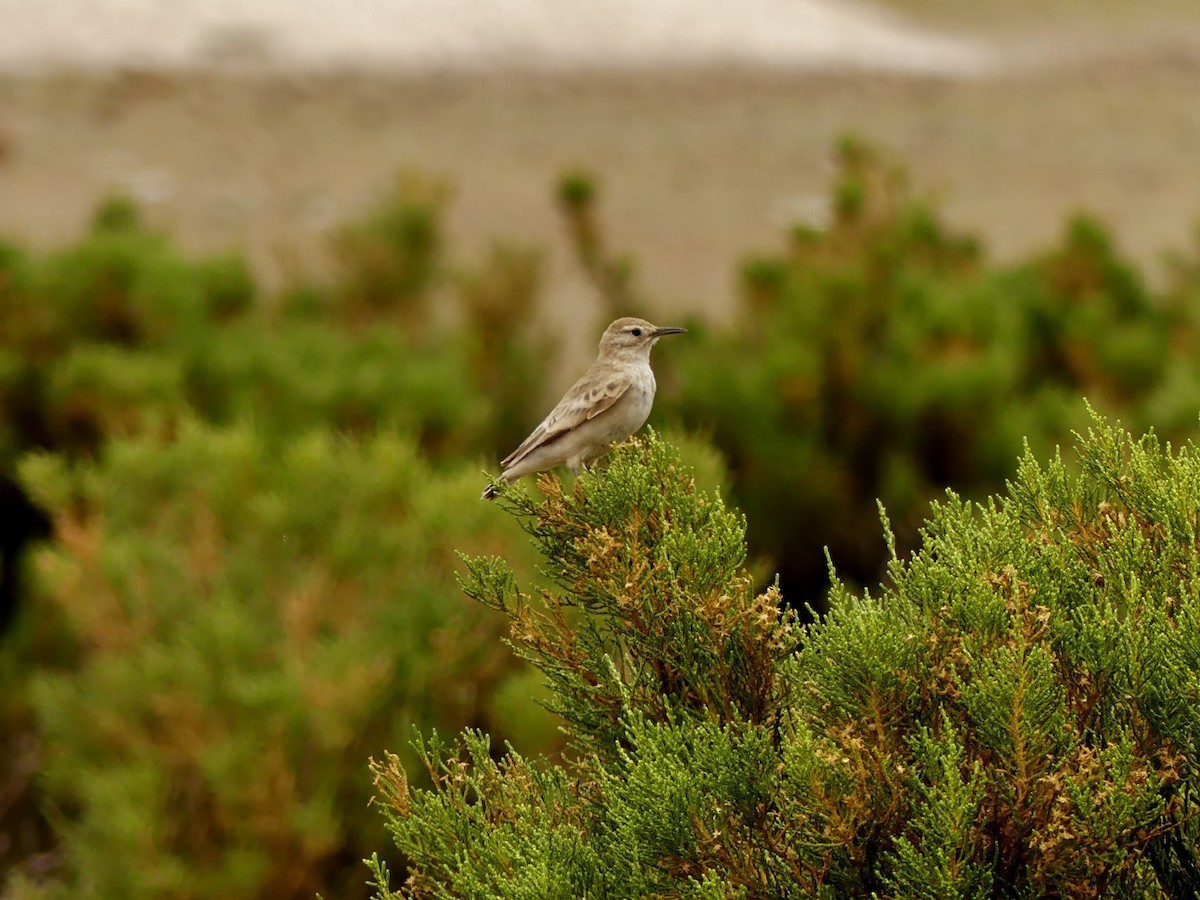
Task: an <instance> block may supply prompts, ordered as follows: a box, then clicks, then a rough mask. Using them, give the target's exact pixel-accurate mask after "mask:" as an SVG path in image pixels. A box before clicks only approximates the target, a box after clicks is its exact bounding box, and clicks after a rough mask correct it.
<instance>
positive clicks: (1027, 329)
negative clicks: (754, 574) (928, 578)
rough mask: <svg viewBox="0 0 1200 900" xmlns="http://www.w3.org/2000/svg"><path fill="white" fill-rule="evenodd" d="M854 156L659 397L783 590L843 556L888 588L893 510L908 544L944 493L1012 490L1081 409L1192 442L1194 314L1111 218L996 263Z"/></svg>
mask: <svg viewBox="0 0 1200 900" xmlns="http://www.w3.org/2000/svg"><path fill="white" fill-rule="evenodd" d="M838 162H839V167H840V168H839V174H838V178H837V182H836V184H835V186H834V189H833V203H832V216H831V220H830V222H829V223H828V225H827V227H824V228H815V227H809V226H801V227H797V228H796V229H795V230H794V231H793V232H792V233H791V235H790V240H789V243H788V245H787V247H786V248H785V249H784V250H783V251H781V252H777V253H771V254H765V255H762V256H759V257H756V258H754V259H752V260H750V261H748V262H747V263H746V264H745V265H744V266H743V269H742V288H743V290H742V296H743V306H742V310H741V314H740V316H739V317H738V319H737V321H736V323H735V325H734V326H733V328H731V329H729V330H727V331H724V330H722V331H718V330H713V329H703V328H697V329H695V331H696V333H695V334H693V335H691V336H689V340H688V341H687V342H681V344H680V347H679V348H677V352H676V354H675V355H674V357H673V362H674V364H675V371H674V372H673V373H672V376H671V377H670V378H669V379H664V384H663V386H664V388H665V390H664V391H663V392H662V398H661V400H660V403H662V404H663V405H664V406H666V407H667V408H669V409H671V410H673V411H674V414H675V415H677V416H679V417H680V418H681V419H682V421H684V422H685V423H687V424H688V425H689V426H691V427H695V428H700V429H703V430H704V431H706V432H707V433H710V434H711V435H712V439H713V440H714V441H715V443H716V444H717V446H718V447H719V448H720V449H721V451H722V452H724V453H725V455H726V456H727V458H728V460H729V463H730V467H731V471H732V474H733V496H734V497H735V499H736V502H737V503H738V504H739V505H740V506H741V507H742V508H743V509H744V510H745V511H746V515H747V518H748V520H749V522H750V539H751V542H752V546H754V547H755V548H757V549H758V550H760V551H763V552H765V553H767V554H768V555H769V556H770V557H771V558H772V560H773V561H774V564H775V566H776V567H777V568H778V569H779V570H780V571H781V573H782V575H783V586H784V589H785V595H786V596H788V597H790V598H791V599H792V600H793V601H794V602H797V603H804V602H815V601H817V600H819V597H820V595H821V593H822V592H823V589H824V586H825V584H826V571H827V564H826V560H825V555H824V548H825V547H828V548H829V551H830V555H831V556H832V559H833V560H834V562H835V563H836V564H837V566H838V569H839V571H840V572H842V573H843V574H844V575H845V577H847V578H849V579H851V580H853V581H856V582H858V583H862V584H870V583H873V582H874V581H876V580H877V579H878V578H879V577H881V576H882V564H883V562H884V559H885V553H884V547H883V544H882V542H881V541H880V539H879V537H878V529H877V528H875V527H874V525H875V523H876V522H877V521H878V510H877V505H876V504H877V501H879V500H881V501H882V502H883V503H884V504H885V505H886V507H887V510H888V513H889V515H890V516H891V518H892V520H893V522H894V523H895V528H896V532H897V537H898V540H899V543H900V547H901V550H902V551H904V550H907V549H908V548H911V547H912V546H914V545H915V540H916V529H917V526H918V524H919V522H920V521H921V519H922V517H923V516H924V514H925V512H926V510H927V509H928V502H929V500H930V499H931V498H933V497H936V496H937V495H939V494H940V493H941V492H942V491H943V490H944V489H945V488H946V487H953V488H954V489H956V490H958V491H962V492H964V493H965V494H967V495H968V496H982V495H984V494H985V493H987V492H989V491H994V490H997V489H999V488H1001V487H1002V486H1003V484H1004V480H1005V479H1006V478H1007V477H1008V476H1009V475H1011V471H1012V469H1011V465H1012V464H1011V461H1012V459H1014V458H1015V457H1016V455H1017V454H1018V453H1019V451H1020V449H1021V442H1022V440H1023V439H1027V440H1028V441H1029V442H1030V444H1031V445H1032V446H1033V447H1034V448H1035V450H1036V451H1037V452H1046V451H1048V450H1049V449H1050V448H1051V447H1052V446H1053V445H1054V444H1055V443H1056V442H1061V441H1064V440H1066V439H1068V438H1069V435H1070V432H1071V429H1072V428H1077V427H1079V426H1080V425H1081V423H1082V415H1083V405H1082V403H1081V402H1080V398H1081V397H1088V398H1090V400H1091V401H1092V402H1093V403H1094V404H1095V405H1096V407H1097V408H1099V409H1101V410H1104V411H1108V412H1119V413H1121V414H1122V415H1123V416H1124V417H1125V419H1126V421H1127V422H1129V423H1132V424H1133V426H1134V427H1137V428H1142V427H1148V426H1150V425H1153V426H1155V427H1156V428H1158V429H1159V432H1160V433H1162V434H1165V435H1168V436H1179V435H1181V434H1188V433H1192V432H1194V429H1195V425H1196V418H1197V410H1200V377H1198V376H1200V371H1198V370H1197V361H1196V359H1195V357H1194V355H1188V354H1181V353H1180V348H1183V347H1187V346H1191V345H1192V343H1194V340H1195V333H1196V331H1195V323H1194V319H1195V315H1196V313H1195V306H1196V304H1195V298H1194V297H1193V298H1192V299H1191V301H1190V309H1191V310H1192V311H1191V312H1189V311H1188V310H1189V301H1186V300H1185V299H1184V298H1183V294H1182V289H1181V290H1180V291H1177V292H1176V295H1174V296H1158V295H1155V294H1153V293H1152V292H1151V291H1150V290H1149V289H1148V288H1147V286H1146V284H1145V282H1144V279H1143V278H1142V276H1141V275H1140V273H1139V271H1138V270H1137V268H1136V267H1135V266H1134V265H1133V264H1132V263H1130V262H1128V261H1127V260H1124V259H1122V258H1121V257H1120V255H1119V254H1118V253H1117V252H1116V250H1115V249H1114V247H1113V244H1112V240H1111V238H1110V236H1109V234H1108V232H1107V230H1106V229H1105V227H1104V226H1103V225H1102V224H1100V223H1099V222H1096V221H1095V220H1092V219H1089V218H1086V217H1077V218H1075V219H1073V220H1072V221H1071V222H1070V223H1069V225H1068V228H1067V231H1066V234H1065V235H1064V237H1063V238H1062V240H1061V244H1060V245H1059V246H1057V247H1055V248H1053V249H1051V250H1049V251H1047V252H1045V253H1041V254H1038V255H1037V256H1036V257H1035V258H1034V259H1032V260H1031V261H1029V262H1026V263H1021V264H1017V265H1012V266H994V265H989V264H988V263H987V261H986V260H985V258H984V257H983V254H982V251H981V249H980V247H979V246H978V244H977V242H976V241H975V240H974V239H972V238H971V237H969V236H965V235H960V234H957V233H955V232H954V231H953V230H952V229H950V228H949V227H947V226H946V225H945V224H944V223H943V222H942V221H941V220H940V219H939V218H938V216H937V215H936V213H935V212H934V210H932V209H931V208H930V207H929V206H928V205H927V204H925V203H924V202H922V201H920V200H919V199H916V198H915V197H914V196H913V195H912V193H911V191H910V190H909V189H908V186H907V183H906V179H905V177H904V175H903V173H902V172H900V171H899V170H897V169H896V168H895V167H893V166H891V165H890V164H889V163H888V162H887V161H886V160H885V159H884V158H883V157H882V155H881V154H880V153H878V152H877V151H876V150H874V149H873V148H871V147H870V146H869V145H866V144H864V143H863V142H861V141H858V140H854V139H847V140H845V141H844V142H843V143H842V144H841V146H840V147H839V153H838ZM1184 373H1188V374H1186V375H1185V374H1184Z"/></svg>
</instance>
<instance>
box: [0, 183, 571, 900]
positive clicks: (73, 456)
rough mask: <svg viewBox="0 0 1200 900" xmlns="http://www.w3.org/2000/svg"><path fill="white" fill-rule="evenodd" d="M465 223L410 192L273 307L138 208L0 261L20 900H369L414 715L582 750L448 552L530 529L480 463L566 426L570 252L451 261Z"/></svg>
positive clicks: (7, 773)
mask: <svg viewBox="0 0 1200 900" xmlns="http://www.w3.org/2000/svg"><path fill="white" fill-rule="evenodd" d="M441 214H442V198H441V196H440V195H438V194H436V193H428V192H425V193H422V192H421V191H416V192H415V193H414V191H413V190H412V189H410V188H409V187H407V186H406V187H404V188H403V189H402V190H398V193H397V194H395V195H392V196H389V197H387V198H385V200H384V202H383V204H382V205H381V207H380V208H379V209H378V210H376V211H375V212H374V213H372V215H371V216H370V217H369V218H368V219H367V221H366V222H365V223H364V224H362V225H361V226H357V227H351V228H348V229H346V230H345V231H344V232H343V233H342V234H341V235H339V237H338V238H337V241H338V248H339V252H340V258H341V259H342V262H343V264H344V265H345V266H346V267H347V269H346V270H345V271H343V273H342V275H341V277H340V279H339V280H338V281H337V282H336V283H334V284H331V285H306V286H301V287H298V288H295V289H293V290H291V291H290V292H288V294H287V295H286V296H285V298H283V302H280V303H277V304H266V303H263V302H261V301H260V298H259V296H258V291H257V287H256V285H255V283H254V280H253V278H252V277H251V276H250V274H249V271H248V270H247V268H246V266H245V263H244V262H243V261H242V259H241V258H240V257H238V256H234V255H226V256H221V257H215V258H211V259H206V260H200V261H198V262H196V261H191V260H189V259H187V258H186V257H185V256H184V255H183V254H182V253H181V252H180V251H179V250H178V248H177V247H176V246H175V245H174V244H173V243H172V242H171V241H170V240H169V239H168V238H167V237H166V236H165V235H162V234H158V233H154V232H152V231H150V230H149V229H147V228H146V227H145V226H144V225H143V224H142V222H141V220H140V216H139V213H138V210H137V208H136V207H135V206H134V205H133V204H132V203H130V202H129V201H128V200H126V199H123V198H119V197H118V198H112V199H110V200H108V201H106V202H105V203H104V204H102V206H101V207H100V209H99V210H98V211H97V213H96V215H95V217H94V220H93V222H92V225H91V227H90V229H89V231H88V233H87V234H86V235H85V236H84V237H83V239H82V240H81V241H80V242H79V243H78V244H77V245H75V246H73V247H70V248H67V249H65V250H61V251H57V252H54V253H51V254H48V255H46V256H44V257H34V256H32V255H30V254H28V253H26V252H25V251H23V250H22V249H21V248H19V247H17V246H16V245H13V244H0V321H3V323H4V327H3V328H2V329H0V478H4V479H7V481H5V482H4V483H9V484H12V486H13V494H14V496H13V498H12V502H11V503H10V502H9V501H8V499H6V498H7V496H8V495H7V494H0V501H3V503H4V507H3V509H2V510H0V516H3V518H4V522H5V542H4V546H3V548H0V549H2V550H3V552H4V559H3V560H2V561H0V562H2V563H3V565H2V566H0V573H2V574H3V576H4V580H3V582H2V583H0V587H2V588H3V589H4V600H5V602H4V605H3V609H2V610H0V611H2V612H3V613H4V620H5V622H6V623H7V622H8V621H9V620H13V621H14V622H15V631H14V632H12V633H10V634H8V635H0V637H3V638H4V644H3V645H2V646H0V650H3V654H0V659H2V665H0V734H3V735H4V740H3V741H0V887H2V886H3V884H4V882H5V880H6V878H5V876H6V874H7V873H8V871H9V870H10V869H11V870H12V871H14V872H16V871H18V870H19V871H20V872H23V873H24V874H25V876H29V877H35V876H36V878H41V877H45V876H47V874H48V873H52V874H55V877H56V878H57V880H56V881H54V882H53V884H55V885H57V888H58V889H61V891H63V892H64V893H65V894H69V895H74V894H76V893H79V892H81V891H82V892H86V893H89V894H92V895H95V896H105V897H138V896H143V897H170V896H175V897H202V896H211V897H230V896H256V895H258V896H272V897H274V896H281V897H282V896H306V897H311V896H312V895H313V893H314V891H316V890H318V889H323V890H326V891H330V892H332V893H333V895H336V896H355V895H356V894H360V893H361V892H362V891H361V883H362V877H361V876H360V874H359V873H357V871H356V869H357V866H358V860H360V859H361V857H362V856H363V855H364V854H365V853H366V852H367V850H368V849H370V848H372V847H374V846H377V845H378V840H377V838H378V835H377V834H373V833H372V832H374V831H375V826H374V825H372V824H370V823H369V819H368V818H367V817H365V816H364V815H363V810H362V807H363V805H364V804H365V802H366V798H367V795H366V792H365V785H366V770H365V760H366V759H367V756H368V755H369V751H370V748H371V747H375V748H377V749H378V747H381V746H384V745H385V744H392V743H394V742H395V741H396V740H398V739H400V738H398V735H399V734H400V733H401V731H402V730H403V729H405V728H406V727H407V725H408V723H411V722H420V723H422V724H428V723H433V722H442V723H444V724H454V725H455V727H457V726H458V725H461V724H465V723H468V722H477V723H478V722H487V723H489V724H488V727H489V728H490V729H492V730H496V731H497V732H502V733H506V734H509V735H511V736H512V737H513V739H514V740H515V741H516V742H517V743H518V744H524V745H531V746H539V747H542V748H543V749H553V748H555V747H557V745H558V738H557V736H556V734H554V733H553V732H550V733H547V732H546V730H545V729H544V728H542V727H541V726H539V724H538V723H539V722H540V721H541V719H540V718H539V712H540V710H539V709H538V708H537V707H536V706H535V705H533V703H532V701H531V699H530V697H531V692H530V691H529V690H528V685H527V684H525V682H523V681H522V678H525V676H523V675H522V674H521V673H520V671H519V670H517V669H514V667H513V666H512V664H511V661H510V657H509V656H508V655H507V653H506V652H505V651H503V648H502V646H501V645H500V644H499V642H498V641H497V639H496V635H495V630H494V628H493V627H492V626H490V625H488V624H487V623H486V621H485V620H484V619H483V617H480V616H479V615H477V614H475V613H474V612H473V611H472V610H470V608H469V607H468V608H464V607H462V605H461V603H460V602H459V601H458V600H457V599H456V598H457V596H458V591H457V588H456V587H455V585H454V582H453V571H454V568H455V565H454V558H453V557H452V555H451V554H450V552H449V550H448V547H449V546H450V541H451V536H452V541H453V545H454V546H460V545H461V543H462V541H463V539H464V537H466V536H468V535H470V534H475V535H477V538H478V540H479V541H480V543H481V546H495V547H501V546H509V545H510V543H511V536H512V530H511V528H510V527H509V525H508V524H507V523H505V522H504V521H503V520H502V519H501V518H499V517H496V516H495V515H494V512H492V513H491V514H489V508H488V507H486V506H485V505H482V504H479V503H478V502H477V496H478V490H479V486H480V485H481V484H482V483H483V474H482V470H483V465H482V463H480V462H474V461H468V460H473V459H474V458H476V455H477V454H479V453H480V450H481V448H485V447H486V448H489V450H490V449H491V448H493V447H496V446H502V445H505V444H508V443H515V442H516V441H517V440H519V438H520V437H521V436H523V434H524V432H523V431H520V434H518V431H519V430H521V429H525V428H527V427H528V422H529V421H530V420H531V419H533V418H534V417H535V416H536V415H537V412H536V411H534V410H533V409H532V408H531V407H532V406H533V405H535V404H537V403H538V402H539V400H540V396H539V391H538V390H537V386H539V385H540V384H541V382H542V380H543V376H544V371H545V368H546V366H548V365H549V363H550V361H551V356H550V354H549V353H548V352H547V347H546V346H545V345H544V343H542V342H541V341H539V340H538V339H536V337H535V336H534V328H533V324H532V316H531V314H530V313H531V310H532V308H533V305H534V303H535V301H536V298H537V294H538V291H539V290H540V276H541V271H540V257H539V256H538V254H536V253H534V252H533V251H529V250H520V249H514V248H507V247H497V248H496V249H495V250H494V251H493V252H492V253H491V254H490V255H487V256H485V257H484V258H483V259H482V261H480V262H479V263H477V264H476V263H473V262H470V261H465V262H454V263H451V262H449V261H447V260H446V259H444V258H443V256H442V255H441V253H440V240H439V239H437V234H438V232H439V230H440V224H439V223H440V216H441ZM439 292H440V293H439ZM447 299H450V300H454V301H455V303H456V305H454V306H448V305H447V302H446V301H447ZM385 301H386V302H385ZM417 323H419V325H420V327H415V325H416V324H417ZM31 451H33V452H37V453H38V454H39V455H37V456H35V457H33V458H30V459H29V460H28V463H27V465H26V467H25V469H24V477H23V478H22V479H19V480H17V479H15V477H14V476H15V471H16V465H17V461H18V460H19V459H21V458H23V456H24V457H27V456H28V454H29V453H30V452H31ZM493 452H494V451H493ZM18 481H19V482H20V483H19V484H18ZM35 501H36V505H35ZM25 509H29V510H32V511H33V512H34V513H35V514H33V515H30V516H26V517H23V518H21V517H19V516H18V513H20V512H21V511H22V510H25ZM51 519H53V521H54V522H55V525H56V532H57V544H56V548H55V550H54V553H53V562H52V564H51V565H50V568H49V569H47V570H46V571H45V572H43V577H42V578H41V579H40V581H41V585H42V587H41V592H40V594H39V595H38V596H37V597H36V598H35V600H34V602H33V603H32V604H26V606H27V607H29V608H28V609H27V610H26V611H25V612H24V615H22V614H21V612H20V610H19V607H18V601H19V600H20V599H21V598H20V597H19V596H18V592H17V590H16V586H17V584H18V582H17V580H16V570H17V569H18V568H19V567H22V563H21V560H20V559H18V556H19V555H20V550H21V549H23V548H24V547H25V545H26V544H28V542H29V541H30V540H33V539H36V538H44V537H45V536H46V532H47V531H48V527H47V526H48V522H49V521H50V520H51ZM19 521H20V522H25V521H27V522H28V523H30V524H29V527H28V528H26V529H25V532H28V533H25V532H22V533H20V534H14V535H12V540H9V536H8V531H10V530H12V529H10V528H9V527H8V526H9V525H13V526H15V525H16V524H19ZM26 583H28V580H26ZM526 680H527V679H526ZM523 685H524V686H523ZM497 692H498V693H499V698H500V699H498V700H496V702H495V709H494V710H493V703H492V697H493V694H495V693H497ZM533 693H536V691H535V692H533ZM364 828H365V829H366V831H365V832H364ZM132 860H137V861H138V862H137V864H136V865H135V864H133V863H131V861H132ZM36 878H35V880H36ZM14 883H15V882H14ZM22 883H23V884H25V885H26V887H28V886H29V885H30V884H31V882H28V881H26V882H22ZM14 890H16V888H14Z"/></svg>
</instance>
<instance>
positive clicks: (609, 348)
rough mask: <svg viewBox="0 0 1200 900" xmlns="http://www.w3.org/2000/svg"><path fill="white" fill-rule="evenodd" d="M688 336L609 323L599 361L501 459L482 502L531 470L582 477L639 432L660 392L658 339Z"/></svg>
mask: <svg viewBox="0 0 1200 900" xmlns="http://www.w3.org/2000/svg"><path fill="white" fill-rule="evenodd" d="M686 332H687V329H686V328H676V327H673V326H657V325H651V324H650V323H649V322H647V321H646V320H645V319H637V318H633V317H631V316H626V317H624V318H621V319H617V320H616V321H615V322H613V323H612V324H611V325H609V326H608V328H606V329H605V330H604V334H603V335H602V336H601V337H600V352H599V354H598V355H597V356H596V361H595V362H593V363H592V365H591V367H590V368H589V369H588V370H587V371H586V372H584V373H583V376H582V377H581V378H580V379H579V380H578V381H576V382H575V384H573V385H572V386H571V389H570V390H568V391H567V392H566V393H565V394H564V395H563V398H562V399H561V400H559V401H558V405H557V406H555V407H554V409H552V410H550V414H549V415H548V416H546V418H544V419H543V420H542V423H541V424H540V425H538V427H537V428H535V429H533V433H532V434H531V435H529V437H527V438H525V440H524V441H523V442H522V443H521V446H519V447H517V449H516V450H514V451H513V452H512V453H510V454H508V456H506V457H505V458H504V459H503V460H501V462H500V467H501V472H500V477H499V479H498V480H497V481H493V482H492V483H491V484H489V485H488V486H487V487H486V488H485V489H484V491H483V494H481V495H480V496H481V497H482V499H484V500H491V499H493V498H494V497H495V496H496V488H497V482H506V481H515V480H516V479H518V478H520V477H521V476H522V475H528V474H530V473H531V472H545V471H547V470H549V469H555V468H558V467H559V466H564V465H565V466H567V468H569V469H570V470H571V471H572V472H574V473H575V474H578V473H579V470H580V469H581V468H586V467H587V466H589V465H591V463H593V462H595V461H596V460H597V459H599V458H600V457H601V456H603V455H604V454H605V453H607V452H608V451H609V450H610V449H611V448H612V445H613V444H615V443H617V442H618V441H623V440H625V438H627V437H629V436H630V435H632V434H633V433H634V432H635V431H637V430H638V429H639V428H641V427H642V426H643V425H644V424H645V423H646V419H647V418H649V416H650V408H651V407H652V406H653V405H654V391H655V388H656V384H655V381H654V371H653V370H652V369H651V368H650V350H651V348H653V347H654V345H655V344H656V343H657V342H658V339H659V338H661V337H663V336H665V335H668V334H684V333H686Z"/></svg>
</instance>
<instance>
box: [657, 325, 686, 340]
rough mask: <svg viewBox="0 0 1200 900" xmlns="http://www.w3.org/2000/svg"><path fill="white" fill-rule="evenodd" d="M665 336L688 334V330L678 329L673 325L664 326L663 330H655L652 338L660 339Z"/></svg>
mask: <svg viewBox="0 0 1200 900" xmlns="http://www.w3.org/2000/svg"><path fill="white" fill-rule="evenodd" d="M664 334H687V329H686V328H676V327H674V326H673V325H664V326H663V327H662V328H655V329H654V333H653V334H652V335H650V336H651V337H656V338H660V337H662V336H663V335H664Z"/></svg>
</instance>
